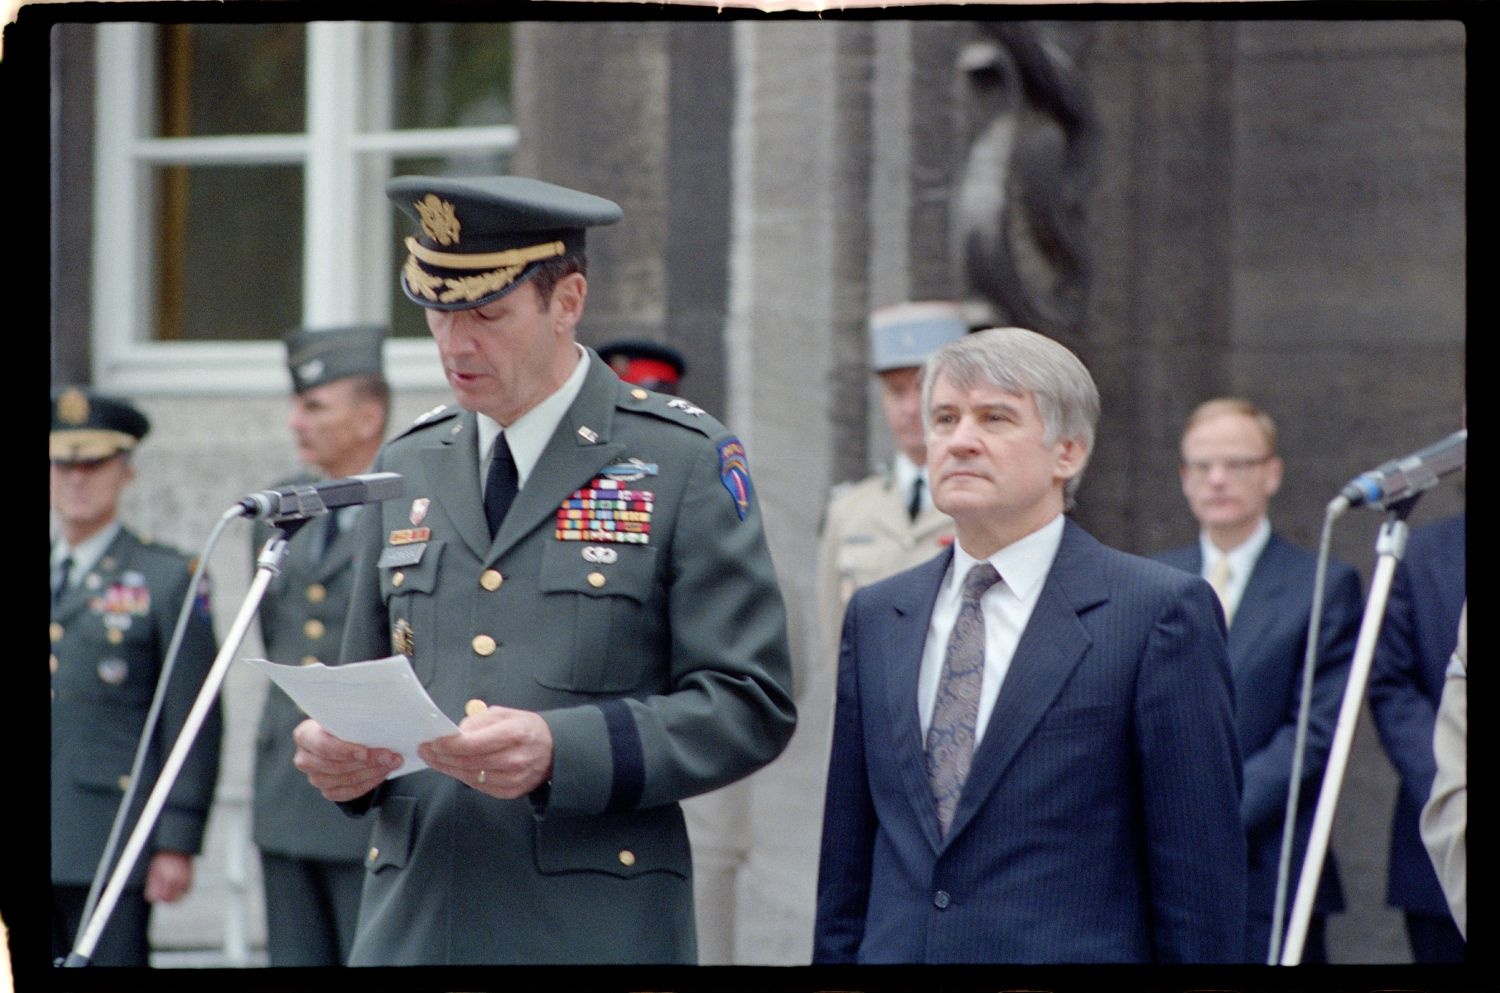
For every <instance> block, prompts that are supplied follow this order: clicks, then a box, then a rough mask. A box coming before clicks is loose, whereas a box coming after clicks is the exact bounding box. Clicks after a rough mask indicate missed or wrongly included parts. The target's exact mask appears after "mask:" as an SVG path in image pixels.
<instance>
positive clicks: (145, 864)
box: [48, 388, 222, 966]
mask: <svg viewBox="0 0 1500 993" xmlns="http://www.w3.org/2000/svg"><path fill="white" fill-rule="evenodd" d="M149 429H150V423H149V421H148V420H147V419H146V416H145V415H144V414H142V413H141V412H140V411H139V410H137V409H136V408H135V407H134V406H132V405H130V404H129V403H126V402H125V401H123V400H118V399H114V398H111V397H104V396H99V395H97V394H94V393H90V392H88V391H85V390H82V389H77V388H67V389H63V390H58V391H54V392H53V394H52V430H51V435H50V436H49V441H48V448H49V450H50V452H49V454H50V460H51V503H52V510H53V514H54V519H55V521H56V524H57V527H58V529H59V531H58V534H57V535H56V536H55V537H54V538H53V540H52V543H51V552H52V563H51V564H52V577H51V579H52V616H51V625H50V627H51V639H52V653H51V659H50V667H51V670H52V951H53V953H54V956H65V955H66V954H67V953H68V952H69V951H71V950H72V947H73V943H74V942H75V940H76V938H77V936H78V931H79V928H80V926H81V925H82V924H83V923H84V922H83V921H82V914H83V910H84V904H85V902H86V900H87V897H88V892H89V886H90V883H91V882H92V880H93V879H94V877H95V872H96V870H97V869H98V866H99V862H100V859H101V858H102V856H103V854H104V846H105V843H106V841H107V839H108V837H109V833H110V826H111V825H112V824H113V823H114V819H115V812H116V811H117V810H118V809H119V806H120V801H121V799H122V798H123V796H124V794H125V790H126V789H127V788H128V787H129V786H130V770H131V765H132V761H133V759H134V757H135V754H136V750H137V743H138V742H139V740H140V737H141V733H142V731H143V730H144V728H145V724H146V716H147V712H148V710H149V709H150V705H151V700H152V696H153V694H155V693H156V690H157V683H158V679H159V677H160V675H161V672H162V666H163V664H164V663H165V662H166V653H167V648H168V646H169V645H170V644H171V641H172V633H173V631H174V629H175V628H176V626H177V620H178V616H179V613H180V611H181V609H182V605H183V603H184V601H185V600H186V599H187V598H189V597H192V598H193V606H192V608H191V614H190V617H189V620H188V622H187V625H186V628H185V629H184V634H183V638H182V643H181V647H180V649H179V651H178V655H177V661H176V664H175V666H174V668H173V672H172V677H171V680H170V681H169V683H168V686H167V690H166V695H165V696H164V698H163V704H162V707H161V711H160V717H159V721H158V724H157V726H156V730H155V733H154V735H153V736H152V738H151V741H150V747H149V751H148V753H147V757H146V760H145V764H144V765H143V767H142V771H141V777H142V778H141V782H139V783H138V784H137V788H136V791H135V794H134V796H135V802H134V803H133V805H132V815H131V817H130V819H129V821H128V822H127V823H126V824H125V827H124V829H123V832H122V834H121V835H120V838H119V844H118V847H117V849H116V855H118V854H120V853H121V852H122V851H123V849H124V848H125V842H126V841H127V840H128V839H129V837H130V832H131V831H133V830H134V828H135V825H136V822H137V817H138V814H139V811H140V808H141V807H143V806H144V804H145V800H146V798H147V797H148V796H149V795H150V792H151V790H152V788H153V787H154V786H155V783H156V777H157V775H158V773H159V772H160V770H161V767H162V763H163V762H165V760H166V758H167V755H168V754H169V753H170V751H171V749H172V746H173V745H174V744H175V743H176V741H177V738H178V735H179V732H180V731H181V730H182V727H183V724H184V721H185V720H186V718H187V715H188V712H189V710H191V709H192V706H193V704H194V702H195V701H196V699H197V696H198V690H199V688H200V687H201V686H202V685H203V680H204V677H205V676H207V674H208V670H209V669H210V668H211V667H212V666H213V661H214V656H215V654H216V653H217V647H216V644H215V639H214V631H213V621H212V618H211V617H210V613H209V601H208V595H207V591H206V590H202V589H200V590H197V591H190V589H189V587H190V584H191V582H192V576H193V569H194V566H193V563H191V562H190V561H189V560H188V559H187V558H186V557H185V556H183V555H182V554H181V553H179V552H177V551H174V550H173V549H170V548H166V547H164V546H161V545H155V544H152V543H151V542H150V541H149V540H147V539H144V538H140V537H137V536H136V535H135V534H133V533H131V532H130V531H129V530H127V529H125V528H124V527H122V526H121V525H120V523H119V521H118V519H117V518H118V514H119V509H120V496H121V494H122V493H123V492H124V490H125V487H126V486H127V485H129V483H130V481H131V480H132V479H133V478H134V469H133V468H132V466H131V463H130V454H131V452H132V451H133V450H134V449H135V447H136V445H137V443H138V442H139V441H140V440H141V439H142V438H144V437H145V436H146V432H147V431H148V430H149ZM221 726H222V722H221V717H220V713H219V708H218V705H217V704H215V706H214V707H213V708H212V709H211V710H210V711H209V712H208V718H207V719H206V720H205V721H204V723H203V725H202V726H201V727H200V729H199V732H198V735H197V737H196V739H195V741H194V746H193V748H192V749H191V750H190V751H189V753H188V757H187V761H186V762H185V763H184V764H183V766H182V769H181V771H180V773H179V775H178V777H177V780H176V782H175V784H174V785H173V787H172V789H171V792H170V793H169V794H168V795H167V800H166V804H165V805H164V806H163V807H162V809H161V813H160V815H159V817H158V818H157V822H156V825H155V828H154V829H153V831H152V833H151V835H150V837H149V840H148V842H147V844H146V846H145V848H144V849H143V850H142V851H141V855H140V858H139V859H137V861H136V863H135V866H134V868H133V869H132V871H131V875H130V876H129V877H128V883H127V885H126V888H125V889H124V890H123V891H122V892H121V895H120V898H119V900H118V902H117V903H116V905H115V907H114V909H113V911H112V913H111V914H110V916H109V920H108V924H107V926H106V928H105V929H104V931H103V932H102V933H101V935H100V938H99V942H98V944H97V945H95V947H94V949H93V953H92V955H91V957H90V962H91V963H92V964H94V965H132V966H144V965H146V964H147V962H148V958H149V952H150V948H149V944H148V938H147V934H148V927H149V923H150V907H151V904H153V903H157V902H160V901H166V902H168V903H170V902H173V901H176V900H178V899H180V898H181V897H182V896H183V895H184V894H185V893H187V891H188V890H189V889H190V888H191V886H192V883H193V856H194V855H196V854H198V852H199V851H201V849H202V843H203V827H204V823H205V821H207V819H208V811H209V806H210V804H211V803H212V801H213V793H214V784H215V781H216V779H217V777H218V771H219V741H220V735H221ZM106 878H107V877H106Z"/></svg>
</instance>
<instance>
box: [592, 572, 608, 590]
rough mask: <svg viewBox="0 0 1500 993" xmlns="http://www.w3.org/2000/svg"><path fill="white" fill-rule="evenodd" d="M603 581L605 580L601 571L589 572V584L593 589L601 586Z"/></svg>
mask: <svg viewBox="0 0 1500 993" xmlns="http://www.w3.org/2000/svg"><path fill="white" fill-rule="evenodd" d="M604 582H605V580H604V573H602V572H591V573H589V585H590V586H592V587H593V588H594V589H596V590H597V589H598V588H599V587H601V586H603V585H604Z"/></svg>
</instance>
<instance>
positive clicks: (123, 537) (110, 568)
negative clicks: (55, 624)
mask: <svg viewBox="0 0 1500 993" xmlns="http://www.w3.org/2000/svg"><path fill="white" fill-rule="evenodd" d="M132 540H133V539H131V538H130V536H129V532H127V531H126V530H125V529H124V528H121V529H120V532H119V533H118V534H116V535H115V538H114V540H113V541H111V542H110V543H109V547H108V548H106V549H105V550H104V554H103V555H101V556H99V561H98V562H95V563H94V566H93V568H92V569H90V570H89V571H88V573H85V574H84V575H81V576H78V577H76V578H77V580H78V581H77V582H76V583H75V584H74V585H73V586H71V587H70V588H69V589H68V591H67V592H66V593H64V594H63V595H62V599H61V600H59V601H58V602H57V608H56V609H55V610H53V611H52V618H53V620H56V621H67V620H70V619H72V618H73V617H74V616H75V615H77V614H78V613H79V612H81V611H82V610H83V608H84V607H85V606H87V605H88V602H89V600H90V599H91V598H92V597H94V596H95V595H96V594H97V593H98V592H99V591H100V590H106V589H108V588H109V587H110V586H112V585H113V584H114V581H115V577H116V576H118V575H119V574H120V572H121V571H122V570H123V569H124V567H125V564H126V560H127V559H128V557H129V554H130V549H131V547H132V544H131V542H132ZM90 574H92V575H95V576H98V577H99V582H98V583H97V584H96V585H95V586H94V588H92V589H91V588H90V586H89V583H88V577H89V575H90Z"/></svg>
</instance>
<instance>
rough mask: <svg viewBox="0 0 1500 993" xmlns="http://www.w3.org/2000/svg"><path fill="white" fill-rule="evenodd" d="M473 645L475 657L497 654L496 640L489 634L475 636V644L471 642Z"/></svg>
mask: <svg viewBox="0 0 1500 993" xmlns="http://www.w3.org/2000/svg"><path fill="white" fill-rule="evenodd" d="M471 644H473V646H474V654H475V655H494V654H495V639H494V638H491V637H490V636H489V635H487V634H477V635H475V636H474V640H473V642H471Z"/></svg>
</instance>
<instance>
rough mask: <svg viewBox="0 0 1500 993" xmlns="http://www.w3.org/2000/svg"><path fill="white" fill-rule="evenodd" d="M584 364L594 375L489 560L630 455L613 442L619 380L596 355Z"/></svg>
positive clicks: (492, 545) (511, 514) (564, 420)
mask: <svg viewBox="0 0 1500 993" xmlns="http://www.w3.org/2000/svg"><path fill="white" fill-rule="evenodd" d="M585 361H587V362H588V363H589V371H588V374H587V376H586V377H585V378H584V381H583V388H582V389H581V390H579V392H578V396H577V397H576V398H574V400H573V402H572V404H570V405H569V406H568V410H567V412H566V413H564V414H563V418H562V420H561V421H559V422H558V425H557V430H556V431H554V432H553V434H552V438H551V440H550V441H548V442H547V447H546V448H545V449H543V450H542V457H541V458H540V459H538V460H537V464H536V466H535V467H534V468H533V469H532V471H531V476H530V478H528V479H527V480H526V485H525V486H524V487H522V488H521V492H520V493H518V494H516V500H515V503H513V504H511V507H510V510H509V511H508V512H507V513H506V515H505V521H504V522H503V523H502V524H501V525H500V531H499V533H497V534H496V535H495V540H494V542H493V543H487V544H488V545H489V547H488V549H487V550H486V551H485V552H484V554H483V555H482V558H484V559H485V561H486V562H493V561H495V560H496V559H498V558H499V557H500V556H502V555H504V554H505V553H506V551H508V550H509V549H510V548H512V547H513V546H514V545H515V544H516V543H517V542H518V541H520V540H521V539H522V538H523V537H525V536H526V535H527V534H530V533H531V532H532V531H533V530H534V529H535V528H536V527H537V526H538V525H540V524H543V523H544V522H545V523H547V524H548V525H549V526H550V525H551V523H552V522H553V521H555V520H556V516H557V508H558V507H559V506H561V505H562V502H563V501H564V500H566V499H567V498H568V496H569V494H571V493H572V492H573V491H574V490H576V489H578V488H579V487H581V486H583V485H584V484H585V483H587V482H588V481H589V480H590V479H592V478H593V477H594V476H596V475H597V474H598V473H599V470H600V469H603V468H604V467H605V466H607V465H609V464H610V463H611V462H613V461H616V460H617V459H618V457H619V456H620V455H621V454H622V453H623V452H624V451H625V446H624V444H622V443H620V442H615V441H611V440H610V436H611V432H612V431H613V429H614V416H615V401H616V399H617V397H618V396H619V391H620V389H621V385H620V379H619V377H618V376H616V375H615V373H614V372H613V371H612V370H611V369H610V368H609V366H607V365H605V364H604V363H603V362H601V361H600V360H599V359H598V358H597V357H595V355H594V353H593V352H589V353H588V358H587V359H586V360H585Z"/></svg>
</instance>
